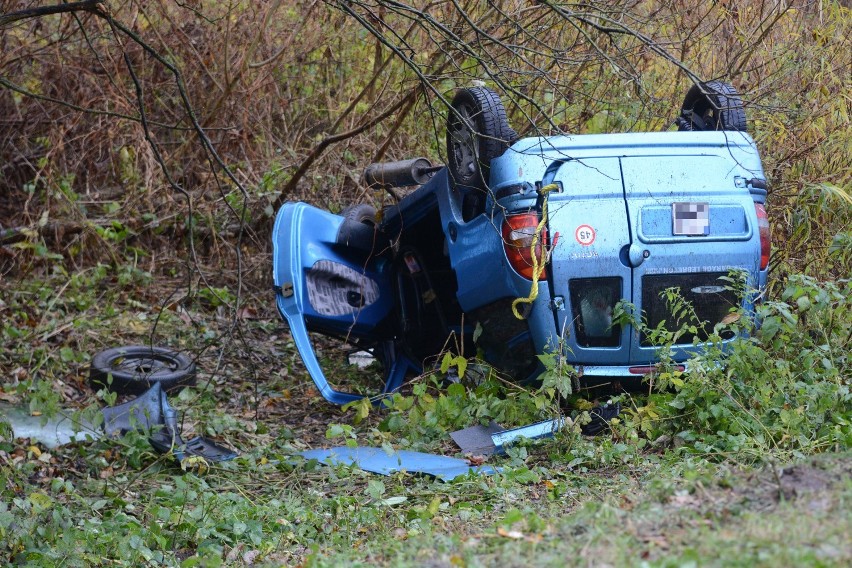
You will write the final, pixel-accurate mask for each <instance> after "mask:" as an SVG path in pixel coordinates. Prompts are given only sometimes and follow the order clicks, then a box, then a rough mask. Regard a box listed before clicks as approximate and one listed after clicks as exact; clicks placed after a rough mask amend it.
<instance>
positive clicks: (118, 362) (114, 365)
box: [110, 354, 178, 377]
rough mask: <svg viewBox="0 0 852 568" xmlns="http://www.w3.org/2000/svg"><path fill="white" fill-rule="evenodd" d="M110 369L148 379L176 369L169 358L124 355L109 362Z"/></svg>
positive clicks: (154, 355) (173, 362)
mask: <svg viewBox="0 0 852 568" xmlns="http://www.w3.org/2000/svg"><path fill="white" fill-rule="evenodd" d="M110 368H111V369H112V370H114V371H121V372H124V373H128V374H131V375H134V376H139V377H150V376H153V375H157V374H159V373H171V372H172V371H174V370H176V369H177V368H178V364H177V362H176V361H174V360H172V359H171V358H170V357H162V356H157V355H156V354H152V355H125V356H123V357H119V358H117V359H114V360H113V361H111V362H110Z"/></svg>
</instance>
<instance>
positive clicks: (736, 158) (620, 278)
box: [272, 81, 770, 404]
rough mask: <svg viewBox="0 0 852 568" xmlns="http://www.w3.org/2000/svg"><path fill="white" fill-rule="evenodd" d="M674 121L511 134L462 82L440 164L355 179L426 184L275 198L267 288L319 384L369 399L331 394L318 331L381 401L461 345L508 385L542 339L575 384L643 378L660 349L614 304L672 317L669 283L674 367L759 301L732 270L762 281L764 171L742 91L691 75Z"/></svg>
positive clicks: (647, 320) (385, 167) (495, 108)
mask: <svg viewBox="0 0 852 568" xmlns="http://www.w3.org/2000/svg"><path fill="white" fill-rule="evenodd" d="M675 122H676V125H677V131H671V132H651V133H626V134H595V135H559V136H548V137H532V138H518V136H517V135H516V134H515V131H514V130H513V129H512V128H511V127H510V126H509V124H508V122H507V120H506V112H505V109H504V107H503V105H502V103H501V102H500V99H499V97H498V96H497V95H496V93H494V92H493V91H491V90H489V89H487V88H484V87H474V88H469V89H462V90H460V91H459V92H458V93H456V95H455V97H454V98H453V101H452V106H451V108H450V109H449V118H448V121H447V164H446V165H445V166H432V165H431V164H430V163H429V161H428V160H426V159H423V158H419V159H413V160H406V161H403V162H394V163H387V164H374V165H372V166H370V167H369V168H368V169H367V171H366V172H365V180H366V181H367V183H370V184H372V185H374V186H380V185H384V186H386V187H403V186H412V185H415V186H416V185H419V187H417V188H416V189H414V190H413V191H411V192H410V193H408V194H407V195H405V196H404V197H402V198H401V199H399V201H398V202H397V203H395V204H394V205H392V206H389V207H386V208H384V209H383V210H382V211H381V212H376V211H375V210H374V209H373V208H372V207H370V206H368V205H363V204H362V205H354V206H350V207H349V208H347V209H345V210H344V211H343V212H342V213H341V214H339V215H337V214H333V213H330V212H328V211H324V210H321V209H318V208H316V207H313V206H311V205H308V204H305V203H287V204H285V205H284V206H283V207H282V208H281V209H280V211H279V212H278V215H277V219H276V223H275V228H274V231H273V235H272V239H273V247H274V256H273V277H274V285H275V292H276V300H277V305H278V309H279V311H280V313H281V314H282V316H283V317H284V318H285V319H286V320H287V322H288V323H289V326H290V330H291V332H292V335H293V338H294V341H295V343H296V346H297V348H298V350H299V353H300V355H301V358H302V360H303V361H304V363H305V365H306V367H307V369H308V371H309V373H310V375H311V377H312V378H313V380H314V382H315V383H316V386H317V388H318V389H319V391H320V393H321V394H322V396H323V397H325V398H326V399H327V400H328V401H330V402H332V403H335V404H344V403H346V402H349V401H352V400H355V399H357V398H360V397H361V396H362V395H361V394H357V393H351V392H341V391H339V390H336V389H335V388H334V387H332V386H331V384H330V383H329V381H328V377H327V376H326V373H325V372H324V370H323V366H322V365H321V363H320V359H319V358H318V357H317V353H316V350H315V348H314V345H313V342H312V338H311V334H317V333H318V334H321V335H326V336H331V337H336V338H340V339H343V340H344V341H345V342H346V344H348V345H350V346H352V347H353V349H357V350H359V351H362V352H367V353H369V354H371V356H372V358H374V359H375V361H377V362H378V363H379V364H380V365H381V368H382V374H383V377H384V378H383V385H382V386H381V388H380V391H381V392H382V393H391V392H394V391H395V390H397V389H399V388H400V387H401V386H402V385H403V384H404V381H405V380H406V377H409V376H412V375H413V374H416V373H419V372H421V371H422V370H424V368H428V367H429V366H430V365H434V361H435V357H436V355H437V354H439V353H441V352H442V351H443V350H446V349H452V348H458V346H459V345H467V346H471V351H473V350H474V349H473V347H472V346H474V345H475V350H476V351H478V352H479V353H480V355H481V356H482V357H483V358H484V359H485V360H486V361H487V362H488V363H489V364H490V365H492V366H493V367H494V368H496V369H498V370H500V371H502V372H504V373H506V374H507V375H510V376H512V377H514V378H515V379H516V380H519V381H525V380H527V381H532V380H534V379H535V377H536V376H537V374H539V373H540V372H541V370H542V368H541V365H540V363H539V360H538V358H537V357H536V355H537V354H541V353H543V352H546V351H547V350H554V349H561V350H562V352H563V353H564V354H565V356H566V358H567V361H568V362H569V363H570V364H572V365H573V366H574V367H575V369H576V370H577V373H578V375H579V376H580V377H581V380H586V381H594V380H598V381H600V380H608V379H613V378H619V377H631V376H632V377H639V376H642V375H644V374H646V373H648V372H650V371H652V370H653V369H654V365H655V364H656V363H657V361H658V359H657V347H655V346H654V345H653V342H652V341H650V339H649V337H648V335H647V334H646V333H642V332H640V330H639V329H635V327H636V326H634V325H631V324H629V323H624V322H623V321H616V322H614V321H613V311H614V310H615V309H616V305H617V304H618V303H619V302H620V301H626V302H629V303H630V304H632V305H633V306H634V307H635V310H636V313H637V314H638V317H641V320H642V321H643V322H644V324H643V325H644V326H645V328H646V329H653V328H657V327H659V326H662V327H666V326H671V325H674V323H672V322H673V321H674V320H673V318H670V317H669V313H668V304H667V302H666V300H665V299H664V298H663V296H664V294H663V292H664V291H666V290H669V291H671V290H672V289H675V290H676V291H677V293H678V294H679V295H680V297H682V298H683V300H684V301H685V302H688V303H689V305H691V306H692V309H693V310H694V314H695V318H696V319H697V320H698V321H700V322H701V325H699V326H697V327H696V329H695V330H694V332H693V333H685V334H682V335H679V336H678V337H677V342H676V345H675V346H674V350H673V356H674V360H675V361H685V360H687V359H688V358H689V357H690V355H691V354H692V353H694V352H695V351H696V350H697V349H699V348H700V347H701V342H702V341H704V340H706V339H707V337H708V335H709V334H710V332H712V330H713V328H714V326H715V325H716V324H718V323H720V322H722V321H723V320H724V319H725V318H726V316H728V315H729V314H730V313H731V311H732V309H737V308H745V309H746V310H748V309H750V308H751V305H750V302H752V301H753V297H754V296H753V295H748V294H746V295H743V294H740V293H738V292H737V291H736V290H735V289H733V288H732V287H731V286H729V285H728V284H729V280H730V279H729V278H728V276H729V275H730V274H731V273H738V274H741V275H743V276H744V286H745V287H746V288H748V289H750V290H760V289H761V288H762V287H763V286H764V285H765V283H766V276H767V265H768V261H769V246H770V243H769V225H768V221H767V217H766V211H765V209H764V202H765V197H766V181H765V176H764V173H763V169H762V166H761V162H760V157H759V155H758V151H757V148H756V146H755V144H754V141H753V140H752V138H751V137H750V136H749V135H748V134H747V133H746V131H745V130H746V119H745V112H744V109H743V106H742V102H741V99H740V97H739V96H738V95H737V93H736V91H734V89H733V88H732V87H731V86H730V85H727V84H725V83H721V82H715V81H714V82H709V83H702V84H699V85H695V86H694V87H692V89H690V91H689V92H688V94H687V96H686V98H685V100H684V104H683V106H682V109H681V113H680V115H679V116H678V117H677V120H676V121H675ZM474 337H475V338H476V340H475V341H474ZM468 353H470V351H469V352H468Z"/></svg>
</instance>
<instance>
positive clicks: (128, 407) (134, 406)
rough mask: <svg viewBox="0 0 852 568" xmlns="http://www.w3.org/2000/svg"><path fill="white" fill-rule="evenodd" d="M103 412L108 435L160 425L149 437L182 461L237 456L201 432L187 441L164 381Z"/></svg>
mask: <svg viewBox="0 0 852 568" xmlns="http://www.w3.org/2000/svg"><path fill="white" fill-rule="evenodd" d="M102 413H103V415H104V431H105V432H106V434H107V435H108V436H115V435H124V434H126V433H127V432H129V431H130V430H142V431H149V430H152V429H155V427H157V426H160V428H159V429H157V430H156V431H155V432H153V433H152V434H151V436H150V437H149V438H148V441H149V442H150V443H151V445H152V446H153V447H154V449H155V450H157V451H158V452H160V453H168V452H172V453H173V454H174V456H175V458H177V460H178V461H182V460H183V459H184V458H185V457H188V456H199V457H202V458H204V459H205V460H207V461H208V462H220V461H226V460H230V459H233V458H235V457H236V456H237V453H236V452H234V451H233V450H230V449H228V448H225V447H224V446H221V445H219V444H217V443H215V442H213V441H211V440H208V439H206V438H202V437H201V436H196V437H195V438H193V439H191V440H188V441H186V442H184V441H183V439H182V438H181V436H180V429H179V427H178V423H177V422H178V413H177V410H175V409H174V408H173V407H172V405H171V404H169V401H168V398H167V397H166V393H165V391H164V390H163V388H162V387H161V386H160V383H154V386H152V387H151V388H150V389H148V390H147V391H145V392H144V393H142V394H141V395H139V396H138V397H136V398H134V399H133V400H130V401H128V402H125V403H124V404H120V405H118V406H110V407H107V408H104V409H103V411H102Z"/></svg>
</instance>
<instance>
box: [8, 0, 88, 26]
mask: <svg viewBox="0 0 852 568" xmlns="http://www.w3.org/2000/svg"><path fill="white" fill-rule="evenodd" d="M103 3H104V0H83V1H82V2H71V3H70V4H57V5H55V6H39V7H38V8H28V9H26V10H20V11H18V12H10V13H8V14H0V27H3V26H7V25H9V24H11V23H14V22H17V21H19V20H26V19H28V18H39V17H41V16H49V15H51V14H64V13H66V12H93V11H95V10H96V9H97V8H98V4H103Z"/></svg>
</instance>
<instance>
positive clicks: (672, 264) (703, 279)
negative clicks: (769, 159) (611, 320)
mask: <svg viewBox="0 0 852 568" xmlns="http://www.w3.org/2000/svg"><path fill="white" fill-rule="evenodd" d="M739 168H740V166H738V164H737V162H736V160H734V159H732V157H731V156H730V155H726V154H725V150H724V148H723V149H722V151H721V152H720V153H719V154H716V155H713V154H711V153H708V154H704V155H649V156H633V157H623V158H621V169H622V175H623V179H624V188H625V198H626V202H627V209H628V214H629V219H630V231H631V234H632V242H631V245H630V247H629V250H628V254H627V257H628V262H629V264H630V265H631V267H632V272H633V273H632V284H633V291H634V294H633V303H634V305H635V306H636V308H637V309H638V310H639V312H638V313H641V314H643V316H644V318H645V321H646V323H647V325H648V326H649V327H650V328H655V327H656V326H657V325H659V324H661V322H665V324H664V327H665V328H666V329H669V330H672V331H673V330H675V329H677V328H679V327H680V326H681V325H682V324H683V323H687V320H688V319H689V318H685V319H682V320H680V321H678V320H676V318H674V317H673V316H672V314H671V310H670V308H669V306H668V304H667V301H666V300H665V299H663V298H662V297H661V296H662V295H664V294H663V292H664V291H665V290H666V289H672V288H675V289H676V290H677V293H678V294H679V296H680V297H681V298H682V299H683V300H686V301H687V302H688V304H689V305H691V307H692V308H693V309H694V318H693V321H692V322H691V323H696V321H695V320H697V321H699V322H707V323H706V325H705V326H704V328H703V331H699V333H698V334H696V335H693V334H690V333H686V334H685V335H683V336H682V337H681V338H680V340H679V341H678V347H677V348H676V349H675V353H674V356H675V357H676V358H683V357H685V356H686V355H687V353H688V352H691V351H694V350H695V348H694V347H693V346H692V343H693V339H694V338H695V337H697V339H698V340H699V341H702V340H704V339H706V337H707V333H708V332H710V331H712V329H713V326H714V325H715V324H716V323H718V322H720V321H721V320H722V319H723V318H724V317H725V316H726V315H727V314H728V313H729V312H730V310H731V308H734V307H736V306H737V305H738V304H739V303H740V300H739V298H738V295H737V293H736V292H734V291H733V290H732V289H731V286H730V284H731V283H730V282H729V281H727V280H726V277H727V276H728V274H729V273H730V272H731V271H741V272H744V273H745V274H747V275H748V280H749V283H750V284H751V285H755V283H756V280H755V279H756V274H757V270H758V266H757V262H758V259H759V258H760V241H759V235H758V234H757V231H755V230H754V229H753V227H754V226H755V223H754V220H753V219H752V218H753V217H754V203H753V202H752V198H751V196H750V195H749V193H748V190H747V189H745V185H744V183H742V181H743V179H744V178H743V176H745V175H748V174H747V172H744V171H743V172H740V171H739ZM738 186H739V187H738ZM654 351H655V349H654V346H653V345H652V341H651V339H650V338H649V336H648V335H647V334H634V335H633V338H632V345H631V348H630V362H631V364H647V363H649V362H652V361H653V360H654Z"/></svg>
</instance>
